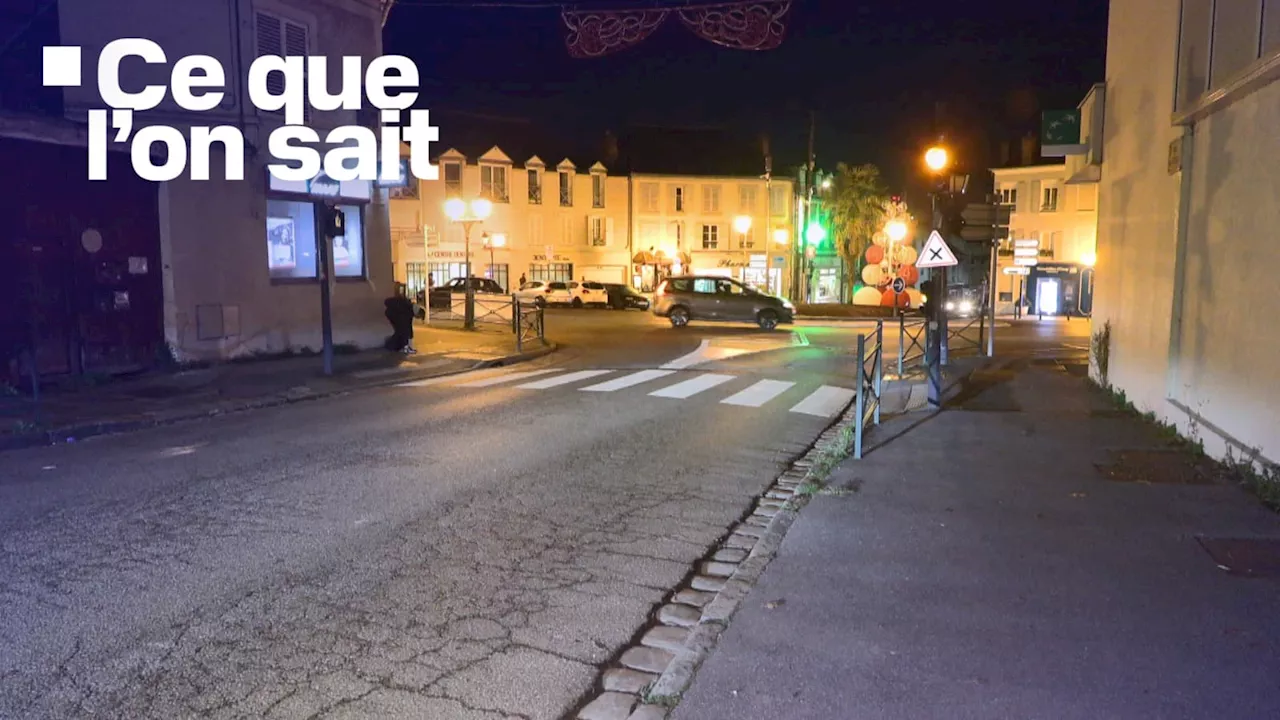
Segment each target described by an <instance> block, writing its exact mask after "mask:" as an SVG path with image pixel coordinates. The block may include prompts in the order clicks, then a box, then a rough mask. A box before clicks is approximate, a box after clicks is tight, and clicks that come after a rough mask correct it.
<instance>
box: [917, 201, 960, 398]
mask: <svg viewBox="0 0 1280 720" xmlns="http://www.w3.org/2000/svg"><path fill="white" fill-rule="evenodd" d="M935 217H937V215H936V214H935ZM955 264H957V260H956V255H955V253H953V252H951V248H950V247H949V246H948V245H947V241H946V240H943V239H942V233H940V232H938V231H937V230H934V231H933V232H931V233H929V239H928V240H925V242H924V247H923V248H921V250H920V257H919V258H917V259H916V267H917V268H919V269H921V270H930V269H937V270H939V271H940V272H939V273H938V277H935V278H931V284H932V285H933V294H934V296H935V297H934V298H933V301H932V302H930V303H929V306H930V308H931V311H930V313H929V315H930V317H929V318H928V320H927V322H928V325H927V332H926V333H925V337H926V343H925V352H926V360H925V366H926V368H927V370H928V375H929V405H930V406H932V407H934V408H939V407H942V366H943V365H945V364H946V360H945V358H944V357H943V353H944V348H945V347H946V340H947V313H946V300H947V275H946V272H947V268H949V267H951V266H952V265H955ZM929 336H932V337H933V341H932V342H928V341H927V338H928V337H929Z"/></svg>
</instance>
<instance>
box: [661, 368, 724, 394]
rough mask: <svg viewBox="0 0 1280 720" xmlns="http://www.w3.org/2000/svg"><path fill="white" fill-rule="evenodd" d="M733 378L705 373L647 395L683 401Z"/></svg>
mask: <svg viewBox="0 0 1280 720" xmlns="http://www.w3.org/2000/svg"><path fill="white" fill-rule="evenodd" d="M734 377H735V376H733V375H717V374H715V373H707V374H706V375H699V376H698V377H696V378H690V379H689V380H685V381H684V382H678V383H676V384H675V385H672V386H670V387H665V388H662V389H661V390H654V391H653V392H651V393H649V395H650V396H651V397H664V398H676V399H677V400H684V399H686V398H690V397H693V396H694V395H697V394H698V393H700V392H702V391H704V390H710V389H711V388H713V387H715V386H717V385H723V384H724V383H727V382H729V381H730V380H732V379H733V378H734Z"/></svg>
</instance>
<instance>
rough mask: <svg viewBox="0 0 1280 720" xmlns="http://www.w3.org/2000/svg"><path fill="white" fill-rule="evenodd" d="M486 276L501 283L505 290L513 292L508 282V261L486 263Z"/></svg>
mask: <svg viewBox="0 0 1280 720" xmlns="http://www.w3.org/2000/svg"><path fill="white" fill-rule="evenodd" d="M484 276H485V277H487V278H489V279H490V280H492V281H494V282H496V283H498V284H499V285H501V286H502V291H503V292H511V286H510V285H509V284H508V283H507V279H508V277H509V275H508V273H507V264H506V263H499V264H497V265H486V266H485V271H484Z"/></svg>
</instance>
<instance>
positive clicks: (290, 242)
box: [267, 217, 298, 270]
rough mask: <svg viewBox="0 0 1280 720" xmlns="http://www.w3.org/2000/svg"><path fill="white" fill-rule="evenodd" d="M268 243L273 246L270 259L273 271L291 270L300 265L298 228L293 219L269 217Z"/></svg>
mask: <svg viewBox="0 0 1280 720" xmlns="http://www.w3.org/2000/svg"><path fill="white" fill-rule="evenodd" d="M267 242H268V243H269V244H270V246H271V256H270V258H269V259H268V263H269V265H268V266H269V267H270V269H272V270H289V269H292V268H294V267H297V265H298V241H297V227H296V226H295V225H294V222H293V218H288V217H268V218H267Z"/></svg>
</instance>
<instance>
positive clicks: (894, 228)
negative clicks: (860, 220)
mask: <svg viewBox="0 0 1280 720" xmlns="http://www.w3.org/2000/svg"><path fill="white" fill-rule="evenodd" d="M884 233H885V235H888V236H889V242H891V243H900V242H902V240H903V238H905V237H906V236H907V224H906V223H904V222H902V221H901V220H890V221H889V222H888V224H886V225H885V226H884Z"/></svg>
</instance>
